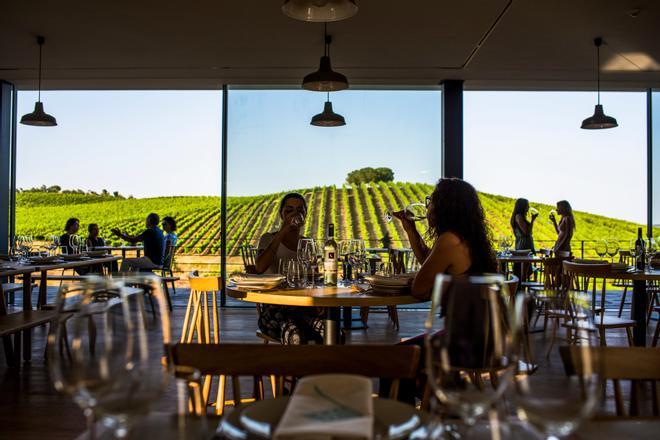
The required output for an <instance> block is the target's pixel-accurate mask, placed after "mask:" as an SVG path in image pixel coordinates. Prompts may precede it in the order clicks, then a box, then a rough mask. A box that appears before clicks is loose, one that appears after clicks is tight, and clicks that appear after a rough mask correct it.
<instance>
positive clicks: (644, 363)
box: [559, 346, 660, 416]
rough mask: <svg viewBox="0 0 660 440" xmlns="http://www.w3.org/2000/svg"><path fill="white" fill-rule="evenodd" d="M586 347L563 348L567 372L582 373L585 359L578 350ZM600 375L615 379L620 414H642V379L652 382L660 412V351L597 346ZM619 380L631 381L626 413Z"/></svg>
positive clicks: (655, 411) (594, 350)
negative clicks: (640, 410)
mask: <svg viewBox="0 0 660 440" xmlns="http://www.w3.org/2000/svg"><path fill="white" fill-rule="evenodd" d="M582 349H584V347H566V346H564V347H560V348H559V353H560V354H561V358H562V362H563V363H564V370H565V371H566V374H567V375H573V374H576V373H581V372H582V365H581V364H579V363H578V362H579V360H580V359H581V357H580V356H578V355H577V354H578V353H577V352H576V350H582ZM591 350H592V353H593V355H594V359H595V360H596V362H597V368H598V370H599V372H600V377H601V378H602V379H603V380H612V381H613V382H614V399H615V405H616V414H617V415H618V416H626V415H630V416H637V415H639V402H638V396H639V394H640V387H641V385H642V382H641V381H651V395H652V412H653V415H654V416H659V415H660V386H659V385H660V383H659V382H660V350H658V349H657V348H644V347H595V348H591ZM575 361H578V362H575ZM619 380H630V381H631V392H630V403H629V406H628V413H627V414H626V411H625V405H624V400H623V395H622V393H621V387H620V384H619Z"/></svg>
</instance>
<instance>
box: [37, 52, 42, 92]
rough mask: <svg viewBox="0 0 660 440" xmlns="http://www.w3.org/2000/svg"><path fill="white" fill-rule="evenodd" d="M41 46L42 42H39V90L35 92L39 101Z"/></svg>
mask: <svg viewBox="0 0 660 440" xmlns="http://www.w3.org/2000/svg"><path fill="white" fill-rule="evenodd" d="M41 46H42V44H41V43H39V86H38V87H39V90H38V92H37V96H38V97H37V101H38V102H41Z"/></svg>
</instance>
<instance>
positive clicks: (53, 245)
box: [48, 235, 60, 255]
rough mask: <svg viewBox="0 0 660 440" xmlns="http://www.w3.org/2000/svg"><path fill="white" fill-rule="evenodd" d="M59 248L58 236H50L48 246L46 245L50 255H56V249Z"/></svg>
mask: <svg viewBox="0 0 660 440" xmlns="http://www.w3.org/2000/svg"><path fill="white" fill-rule="evenodd" d="M59 247H60V236H59V235H51V236H50V244H49V245H48V251H49V253H50V255H55V254H56V253H57V249H58V248H59Z"/></svg>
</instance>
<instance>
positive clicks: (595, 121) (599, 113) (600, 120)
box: [581, 37, 619, 130]
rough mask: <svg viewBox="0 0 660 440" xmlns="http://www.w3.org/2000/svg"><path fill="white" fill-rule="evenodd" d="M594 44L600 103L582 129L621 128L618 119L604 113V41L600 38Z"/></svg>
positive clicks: (583, 122)
mask: <svg viewBox="0 0 660 440" xmlns="http://www.w3.org/2000/svg"><path fill="white" fill-rule="evenodd" d="M594 44H595V45H596V89H597V91H598V103H597V104H596V108H595V110H594V114H593V116H590V117H588V118H587V119H585V120H584V121H582V127H581V128H584V129H585V130H600V129H603V128H614V127H618V126H619V124H617V122H616V119H614V118H613V117H611V116H607V115H606V114H605V112H603V106H602V105H601V103H600V46H601V45H602V44H603V39H602V38H600V37H598V38H596V39H594Z"/></svg>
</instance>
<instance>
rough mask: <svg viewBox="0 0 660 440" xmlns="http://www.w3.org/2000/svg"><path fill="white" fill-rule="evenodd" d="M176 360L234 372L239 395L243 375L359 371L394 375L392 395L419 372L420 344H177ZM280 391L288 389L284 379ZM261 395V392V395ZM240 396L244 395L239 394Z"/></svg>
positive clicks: (375, 375) (224, 373)
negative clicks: (399, 386)
mask: <svg viewBox="0 0 660 440" xmlns="http://www.w3.org/2000/svg"><path fill="white" fill-rule="evenodd" d="M172 357H173V360H174V363H175V365H183V366H188V367H193V368H195V369H197V370H199V371H200V372H201V373H202V374H203V375H220V376H232V386H233V393H234V396H240V395H241V393H240V388H239V384H238V380H237V379H238V377H240V376H253V377H262V376H277V377H279V378H283V377H285V376H286V377H294V378H299V377H303V376H309V375H314V374H359V375H362V376H367V377H373V378H381V379H382V378H385V379H392V386H391V387H390V397H392V398H394V397H396V396H397V395H398V384H399V379H404V378H405V379H412V378H414V377H415V376H416V374H417V367H418V365H419V358H420V348H419V347H417V346H408V345H330V346H328V345H271V344H176V345H174V346H173V347H172ZM279 383H280V385H279V387H278V388H279V389H278V390H277V391H276V392H275V395H276V396H277V395H280V394H281V393H282V391H283V386H282V381H281V380H280V381H279ZM255 397H256V396H255ZM234 401H236V402H238V401H239V399H236V398H234Z"/></svg>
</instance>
